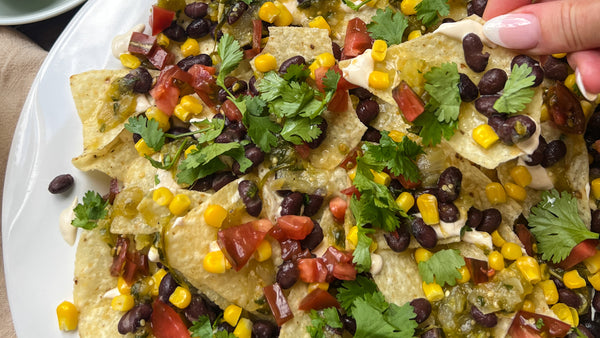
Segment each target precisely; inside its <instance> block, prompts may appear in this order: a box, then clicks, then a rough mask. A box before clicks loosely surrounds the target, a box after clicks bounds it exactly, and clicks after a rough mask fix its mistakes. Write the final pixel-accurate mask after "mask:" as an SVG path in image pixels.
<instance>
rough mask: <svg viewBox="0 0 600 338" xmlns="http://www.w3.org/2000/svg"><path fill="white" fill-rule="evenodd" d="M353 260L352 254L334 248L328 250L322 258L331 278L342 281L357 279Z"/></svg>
mask: <svg viewBox="0 0 600 338" xmlns="http://www.w3.org/2000/svg"><path fill="white" fill-rule="evenodd" d="M352 258H353V257H352V253H350V252H345V251H340V250H338V249H336V248H335V247H333V246H330V247H329V248H327V251H325V253H324V254H323V257H322V259H323V261H324V262H325V265H326V266H327V270H328V271H329V273H330V274H331V276H333V277H335V278H337V279H340V280H355V279H356V268H355V267H354V264H353V263H352Z"/></svg>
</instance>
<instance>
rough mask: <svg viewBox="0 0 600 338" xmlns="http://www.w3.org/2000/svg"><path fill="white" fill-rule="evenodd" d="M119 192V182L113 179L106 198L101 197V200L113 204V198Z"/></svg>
mask: <svg viewBox="0 0 600 338" xmlns="http://www.w3.org/2000/svg"><path fill="white" fill-rule="evenodd" d="M120 191H121V189H120V188H119V180H117V179H116V178H113V179H111V180H110V187H109V189H108V194H107V195H106V196H102V198H103V199H105V200H108V203H110V204H113V202H114V201H115V197H116V196H117V194H118V193H119V192H120Z"/></svg>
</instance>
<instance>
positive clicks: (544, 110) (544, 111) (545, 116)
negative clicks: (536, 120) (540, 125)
mask: <svg viewBox="0 0 600 338" xmlns="http://www.w3.org/2000/svg"><path fill="white" fill-rule="evenodd" d="M548 120H550V113H549V112H548V105H547V104H545V103H544V104H543V105H542V107H541V108H540V122H546V121H548Z"/></svg>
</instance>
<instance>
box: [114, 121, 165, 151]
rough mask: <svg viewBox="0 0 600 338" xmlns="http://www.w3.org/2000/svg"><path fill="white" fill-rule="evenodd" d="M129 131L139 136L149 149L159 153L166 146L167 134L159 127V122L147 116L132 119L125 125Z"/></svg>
mask: <svg viewBox="0 0 600 338" xmlns="http://www.w3.org/2000/svg"><path fill="white" fill-rule="evenodd" d="M124 127H125V129H127V130H128V131H130V132H132V133H134V134H139V135H140V136H142V139H144V142H146V144H147V145H148V147H150V148H152V149H154V150H156V151H159V150H160V148H162V146H163V145H164V144H165V133H164V132H163V131H162V130H161V129H160V128H159V127H158V121H156V120H155V119H150V120H148V119H147V118H146V117H145V116H142V115H140V116H137V117H130V118H129V120H127V123H125V125H124Z"/></svg>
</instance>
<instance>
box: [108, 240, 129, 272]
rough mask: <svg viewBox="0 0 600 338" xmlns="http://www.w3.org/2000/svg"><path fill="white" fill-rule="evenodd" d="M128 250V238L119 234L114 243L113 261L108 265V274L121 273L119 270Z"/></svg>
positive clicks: (123, 263)
mask: <svg viewBox="0 0 600 338" xmlns="http://www.w3.org/2000/svg"><path fill="white" fill-rule="evenodd" d="M128 250H129V239H128V238H126V237H122V236H119V237H118V238H117V243H116V244H115V253H116V255H115V256H114V257H113V263H112V265H111V267H110V275H111V276H113V277H117V276H119V275H120V274H121V270H122V269H123V266H124V265H125V259H126V257H127V251H128Z"/></svg>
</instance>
